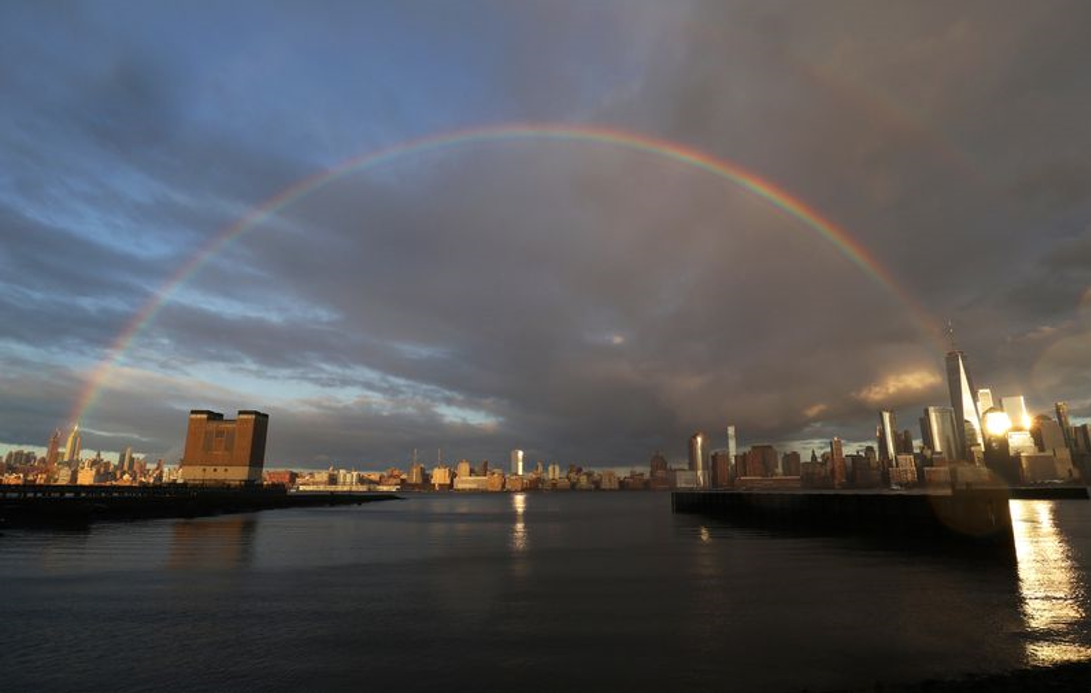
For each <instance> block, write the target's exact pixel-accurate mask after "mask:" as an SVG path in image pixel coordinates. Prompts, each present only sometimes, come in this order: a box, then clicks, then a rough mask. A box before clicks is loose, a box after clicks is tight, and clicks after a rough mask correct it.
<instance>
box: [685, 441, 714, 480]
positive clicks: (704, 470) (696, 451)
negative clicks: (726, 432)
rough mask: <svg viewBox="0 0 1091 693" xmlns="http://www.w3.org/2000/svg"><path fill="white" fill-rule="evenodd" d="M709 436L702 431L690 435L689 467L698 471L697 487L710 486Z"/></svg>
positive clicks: (692, 470) (693, 470)
mask: <svg viewBox="0 0 1091 693" xmlns="http://www.w3.org/2000/svg"><path fill="white" fill-rule="evenodd" d="M707 455H708V438H707V437H706V436H705V434H704V433H703V432H701V431H698V432H697V433H694V434H693V435H691V436H690V437H689V469H690V471H691V472H696V476H697V488H708V485H709V483H708V482H709V478H708V477H709V473H708V457H707Z"/></svg>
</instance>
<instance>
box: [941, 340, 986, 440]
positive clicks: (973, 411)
mask: <svg viewBox="0 0 1091 693" xmlns="http://www.w3.org/2000/svg"><path fill="white" fill-rule="evenodd" d="M947 388H948V390H949V392H950V395H951V409H952V411H953V412H954V415H955V435H956V436H957V437H958V450H957V451H956V452H955V454H956V455H957V459H963V460H970V459H974V458H975V457H976V454H975V452H974V448H977V449H980V448H981V445H982V442H983V439H982V436H981V414H980V412H979V411H978V409H977V400H976V398H975V396H974V395H975V390H974V381H973V378H972V377H971V376H970V370H969V368H968V367H967V366H966V355H965V354H963V353H962V352H961V351H958V350H952V351H949V352H947ZM948 459H951V458H948Z"/></svg>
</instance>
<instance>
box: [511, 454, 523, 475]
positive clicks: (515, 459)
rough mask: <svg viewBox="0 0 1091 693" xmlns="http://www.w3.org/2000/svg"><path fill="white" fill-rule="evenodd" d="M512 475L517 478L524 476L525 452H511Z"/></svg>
mask: <svg viewBox="0 0 1091 693" xmlns="http://www.w3.org/2000/svg"><path fill="white" fill-rule="evenodd" d="M510 471H511V473H512V474H514V475H515V476H522V475H523V451H522V450H518V449H516V450H512V451H511V469H510Z"/></svg>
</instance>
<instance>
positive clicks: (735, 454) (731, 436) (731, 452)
mask: <svg viewBox="0 0 1091 693" xmlns="http://www.w3.org/2000/svg"><path fill="white" fill-rule="evenodd" d="M738 458H739V450H738V443H736V441H735V427H734V426H729V427H728V464H729V465H730V467H731V470H730V476H731V477H736V476H739V470H738V469H736V468H735V461H736V459H738Z"/></svg>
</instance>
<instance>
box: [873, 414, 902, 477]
mask: <svg viewBox="0 0 1091 693" xmlns="http://www.w3.org/2000/svg"><path fill="white" fill-rule="evenodd" d="M878 434H879V435H878V438H879V460H880V461H882V462H885V463H886V464H888V465H889V464H892V463H893V462H894V459H895V458H896V457H897V455H898V422H897V420H896V419H895V418H894V412H892V411H889V410H886V409H884V410H882V411H880V412H879V430H878Z"/></svg>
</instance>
